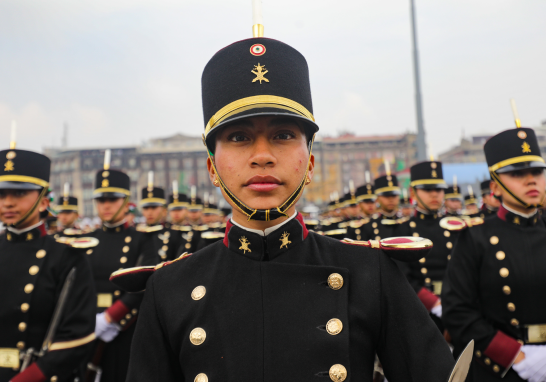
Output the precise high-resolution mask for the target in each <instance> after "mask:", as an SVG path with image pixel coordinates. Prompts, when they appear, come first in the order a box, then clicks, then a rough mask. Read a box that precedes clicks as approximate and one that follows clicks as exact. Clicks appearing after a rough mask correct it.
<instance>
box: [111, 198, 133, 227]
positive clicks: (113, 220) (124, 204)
mask: <svg viewBox="0 0 546 382" xmlns="http://www.w3.org/2000/svg"><path fill="white" fill-rule="evenodd" d="M127 204H129V196H126V197H125V199H124V200H123V204H122V205H121V207H119V210H118V211H117V212H116V213H115V214H114V216H112V219H110V220H108V221H107V223H110V224H112V223H113V222H115V220H116V218H117V217H118V216H119V213H120V212H121V211H122V210H123V209H124V208H125V206H126V205H127Z"/></svg>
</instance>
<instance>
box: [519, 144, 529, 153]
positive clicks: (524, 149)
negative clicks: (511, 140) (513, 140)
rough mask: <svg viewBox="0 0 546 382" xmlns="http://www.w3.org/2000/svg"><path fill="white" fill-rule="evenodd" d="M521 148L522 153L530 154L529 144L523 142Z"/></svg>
mask: <svg viewBox="0 0 546 382" xmlns="http://www.w3.org/2000/svg"><path fill="white" fill-rule="evenodd" d="M521 148H522V149H523V152H524V153H530V152H531V146H529V143H527V142H523V144H522V145H521Z"/></svg>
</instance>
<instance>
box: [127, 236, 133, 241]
mask: <svg viewBox="0 0 546 382" xmlns="http://www.w3.org/2000/svg"><path fill="white" fill-rule="evenodd" d="M131 240H133V238H132V237H131V236H127V237H126V238H125V242H126V243H130V242H131Z"/></svg>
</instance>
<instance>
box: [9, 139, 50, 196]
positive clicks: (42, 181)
mask: <svg viewBox="0 0 546 382" xmlns="http://www.w3.org/2000/svg"><path fill="white" fill-rule="evenodd" d="M0 160H1V161H2V164H3V166H0V189H12V190H41V189H43V188H47V187H49V175H50V169H51V160H50V159H49V158H48V157H46V156H45V155H42V154H38V153H35V152H33V151H26V150H17V149H12V150H2V151H0Z"/></svg>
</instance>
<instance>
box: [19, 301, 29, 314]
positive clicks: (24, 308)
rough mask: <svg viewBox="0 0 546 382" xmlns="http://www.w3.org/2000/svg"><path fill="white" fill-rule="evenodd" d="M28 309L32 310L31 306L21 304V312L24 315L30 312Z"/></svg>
mask: <svg viewBox="0 0 546 382" xmlns="http://www.w3.org/2000/svg"><path fill="white" fill-rule="evenodd" d="M28 308H30V305H29V304H27V303H26V302H24V303H22V304H21V312H23V313H26V312H28Z"/></svg>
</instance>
